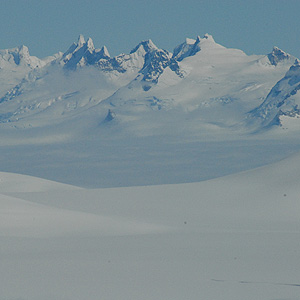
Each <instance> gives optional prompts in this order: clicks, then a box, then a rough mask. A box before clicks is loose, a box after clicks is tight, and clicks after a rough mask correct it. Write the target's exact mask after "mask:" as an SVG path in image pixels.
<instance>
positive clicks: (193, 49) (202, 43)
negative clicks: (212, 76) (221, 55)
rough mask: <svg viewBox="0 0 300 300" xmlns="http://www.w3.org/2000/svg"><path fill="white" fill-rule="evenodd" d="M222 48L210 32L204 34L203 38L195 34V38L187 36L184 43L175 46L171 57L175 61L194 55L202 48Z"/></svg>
mask: <svg viewBox="0 0 300 300" xmlns="http://www.w3.org/2000/svg"><path fill="white" fill-rule="evenodd" d="M216 47H220V48H224V47H223V46H221V45H219V44H217V43H216V42H215V40H214V38H213V37H212V35H210V34H208V33H207V34H205V35H204V37H203V38H201V37H200V36H197V38H196V40H194V39H190V38H187V39H186V40H185V42H184V43H182V44H180V45H179V46H177V47H176V48H175V49H174V51H173V58H174V59H175V60H177V61H182V60H183V59H184V58H186V57H189V56H194V55H195V54H196V53H198V52H199V51H201V50H202V49H208V48H216Z"/></svg>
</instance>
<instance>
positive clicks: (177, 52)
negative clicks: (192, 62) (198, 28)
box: [173, 38, 196, 61]
mask: <svg viewBox="0 0 300 300" xmlns="http://www.w3.org/2000/svg"><path fill="white" fill-rule="evenodd" d="M195 42H196V40H194V39H189V38H186V39H185V42H184V43H182V44H180V45H179V46H177V47H175V49H174V50H173V58H174V59H176V60H178V61H181V60H183V59H184V58H185V57H186V56H189V52H190V50H191V48H192V47H193V46H194V44H195Z"/></svg>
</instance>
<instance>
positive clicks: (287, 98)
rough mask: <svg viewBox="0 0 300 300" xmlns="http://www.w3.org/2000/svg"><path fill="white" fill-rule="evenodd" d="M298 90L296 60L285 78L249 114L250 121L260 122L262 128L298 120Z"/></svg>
mask: <svg viewBox="0 0 300 300" xmlns="http://www.w3.org/2000/svg"><path fill="white" fill-rule="evenodd" d="M299 89H300V62H299V61H298V60H296V61H295V64H294V65H293V66H291V67H290V69H289V70H288V72H287V73H286V74H285V76H284V77H283V78H282V79H281V80H279V81H278V82H277V83H276V85H275V86H274V87H273V88H272V90H271V91H270V93H269V94H268V96H267V97H266V99H265V101H264V102H263V103H262V104H261V105H260V106H259V107H258V108H256V109H254V110H253V111H252V112H251V113H250V117H251V119H252V121H253V120H255V121H256V122H261V125H262V126H272V125H281V126H282V125H284V126H285V125H286V122H289V121H291V119H298V118H299V115H300V114H299V113H300V107H299V105H300V98H299V97H300V96H299V93H298V91H299ZM297 124H299V122H297Z"/></svg>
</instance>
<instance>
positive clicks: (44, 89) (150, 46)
mask: <svg viewBox="0 0 300 300" xmlns="http://www.w3.org/2000/svg"><path fill="white" fill-rule="evenodd" d="M0 54H1V55H2V56H0V58H1V57H2V59H0V65H1V64H2V66H3V67H2V69H0V77H1V79H3V81H2V85H1V86H0V88H1V87H2V88H1V90H0V91H1V93H0V94H1V96H2V97H1V98H0V104H1V113H0V121H1V122H2V123H11V122H19V121H20V120H23V121H24V122H25V123H26V125H24V126H25V127H27V126H29V124H30V126H34V127H36V126H40V125H41V124H49V125H50V124H54V123H55V122H58V121H59V122H63V121H65V120H67V119H68V118H69V117H73V116H74V115H78V114H81V113H83V112H84V113H85V112H86V113H87V114H88V112H89V111H90V110H91V109H93V111H97V112H98V114H99V115H100V116H101V117H99V122H100V123H101V124H104V123H105V122H104V123H102V121H104V120H107V119H106V116H107V115H108V114H109V112H111V113H113V115H114V118H110V119H111V120H115V122H114V123H118V122H119V121H121V122H123V121H125V120H126V121H125V123H127V120H129V119H132V118H133V119H136V116H135V117H133V115H134V114H135V110H136V109H137V108H138V111H139V116H138V117H137V119H144V115H143V114H144V113H146V112H147V111H148V110H149V109H150V111H159V110H167V111H170V112H175V111H177V112H178V109H179V108H180V110H182V112H184V113H185V112H192V111H197V115H198V116H197V117H196V119H198V118H199V120H201V122H200V123H202V122H204V123H207V124H218V126H217V127H222V128H227V127H232V126H235V125H237V124H241V123H243V118H245V115H247V113H248V112H249V111H251V114H250V115H251V116H252V117H253V118H258V119H259V118H261V117H263V118H267V114H266V113H257V112H258V111H261V105H262V102H263V101H264V100H265V99H266V97H267V96H268V93H269V92H270V90H271V89H272V87H274V85H275V84H276V82H278V81H280V80H281V79H282V78H283V77H284V75H285V73H286V72H287V71H288V70H289V68H290V67H291V66H292V65H293V64H294V61H295V60H296V58H295V57H293V56H291V55H289V54H287V53H285V52H284V51H283V50H280V49H279V48H277V47H274V48H273V50H272V52H271V53H269V54H267V55H252V56H247V55H246V54H245V53H244V52H243V51H241V50H237V49H228V48H226V47H224V46H222V45H219V44H218V43H216V42H215V40H214V39H213V37H212V36H211V35H209V34H205V35H204V37H203V38H201V37H200V36H198V37H197V38H196V39H186V40H185V42H184V43H182V44H180V45H179V46H177V47H175V49H174V51H173V53H171V52H169V51H167V50H164V49H160V48H159V47H157V46H156V45H155V44H154V43H153V42H152V40H150V39H148V40H144V41H141V42H140V43H138V45H137V46H135V47H134V48H133V49H132V51H130V53H129V54H124V53H122V54H120V55H117V56H114V57H111V56H110V54H109V51H108V49H107V48H106V47H105V46H103V47H102V48H99V49H97V48H95V46H94V43H93V41H92V39H91V38H88V39H87V40H86V39H85V38H84V36H83V35H80V36H79V38H78V41H77V42H75V43H73V44H72V45H71V46H70V47H69V49H68V50H67V51H66V52H65V53H59V54H57V55H54V56H53V57H49V58H46V59H43V60H40V59H38V58H36V57H32V56H30V54H29V51H28V48H27V47H25V46H22V47H18V48H14V49H10V50H2V52H0ZM276 99H277V98H276ZM277 100H278V99H277ZM229 104H230V105H229ZM231 104H232V105H231ZM225 106H226V109H224V107H225ZM235 107H239V111H238V114H237V113H236V112H235V111H236V108H235ZM257 107H260V108H258V110H257V111H256V110H255V109H256V108H257ZM227 110H228V111H227ZM125 111H126V112H125ZM254 111H255V112H256V113H254V114H253V112H254ZM225 112H226V115H224V114H225ZM294 112H295V113H297V109H296V108H295V106H294ZM128 113H129V115H131V117H130V118H128ZM169 115H170V116H171V113H169ZM101 118H102V119H101ZM172 118H173V117H172ZM196 119H195V125H193V126H196V127H197V126H199V125H196V124H197V122H196ZM117 120H118V121H117ZM220 120H222V121H221V122H220ZM23 121H22V122H23ZM153 122H157V121H154V120H153ZM160 122H161V125H159V126H164V125H163V120H161V121H160ZM137 125H138V124H136V126H135V128H136V129H135V130H137V128H139V126H137ZM147 127H148V128H152V127H153V126H152V125H151V126H150V127H149V126H147ZM194 130H196V128H195V129H193V131H194Z"/></svg>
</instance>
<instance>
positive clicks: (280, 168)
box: [0, 154, 300, 300]
mask: <svg viewBox="0 0 300 300" xmlns="http://www.w3.org/2000/svg"><path fill="white" fill-rule="evenodd" d="M299 170H300V154H297V155H294V156H292V157H289V158H287V159H285V160H282V161H280V162H277V163H274V164H272V165H269V166H265V167H262V168H258V169H255V170H252V171H247V172H243V173H239V174H235V175H230V176H226V177H223V178H218V179H214V180H209V181H204V182H200V183H189V184H176V185H160V186H146V187H128V188H112V189H96V190H85V189H78V190H77V191H75V190H61V191H54V190H52V191H50V192H47V191H44V192H19V193H12V192H11V193H8V194H9V195H14V196H15V197H18V198H19V199H16V198H12V197H6V196H1V197H2V198H1V202H0V205H1V220H0V230H1V232H4V231H5V230H6V232H8V229H9V230H11V232H10V234H7V235H0V282H1V285H2V286H1V289H0V299H14V300H16V299H24V300H25V299H26V300H40V299H43V300H50V299H51V300H53V299H56V300H69V299H70V300H71V299H72V300H81V299H86V298H88V299H91V300H98V299H103V300H111V299H118V300H129V299H130V300H141V299H143V300H144V299H145V300H165V299H172V300H182V299H187V300H198V299H214V300H253V299H261V300H299V299H300V298H299V295H300V282H299V278H300V259H299V256H300V252H299V249H300V218H299V216H300V201H299V195H300V184H299V183H300V171H299ZM20 198H23V199H24V200H20ZM9 210H11V211H10V212H9ZM9 214H11V215H12V216H13V218H11V219H9ZM34 217H35V218H36V223H34V221H33V218H34ZM124 220H125V221H124ZM128 222H129V223H130V222H132V223H131V225H132V226H131V225H129V223H128ZM49 223H50V225H49ZM7 224H8V225H7ZM14 224H15V227H18V230H21V231H22V232H24V231H26V228H27V229H28V230H38V232H39V235H34V234H32V235H27V236H26V235H24V234H23V235H22V236H21V235H19V236H16V235H14V234H12V233H13V230H16V229H15V228H11V227H10V228H8V227H9V226H13V225H14ZM112 224H115V225H116V227H117V229H115V228H116V227H114V229H113V230H109V229H107V230H106V229H105V230H106V231H105V232H106V234H102V233H103V228H110V226H112ZM143 224H144V225H145V224H157V225H148V226H150V227H147V226H146V230H143V228H144V227H143ZM22 226H24V227H25V229H24V228H22ZM152 226H153V227H152ZM35 227H40V228H39V229H36V228H35ZM166 228H168V229H169V230H165V229H166ZM50 230H53V231H52V232H51V231H50ZM60 230H62V232H63V234H61V235H58V234H57V233H58V232H60ZM140 231H142V233H147V234H139V233H141V232H140ZM33 232H34V231H33ZM53 232H54V233H55V234H51V233H53ZM97 232H98V235H97V234H95V233H97ZM128 232H131V234H128ZM74 233H76V234H74Z"/></svg>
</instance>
